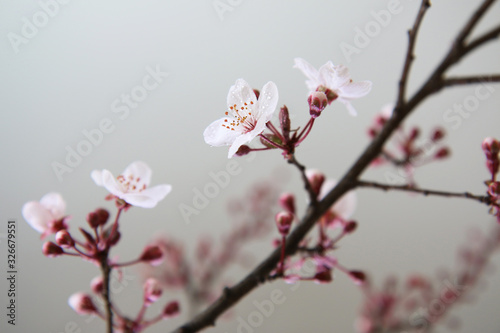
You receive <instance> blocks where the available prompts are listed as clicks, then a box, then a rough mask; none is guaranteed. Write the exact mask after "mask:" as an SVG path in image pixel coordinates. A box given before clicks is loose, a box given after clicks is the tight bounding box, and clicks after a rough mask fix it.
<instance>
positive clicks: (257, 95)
mask: <svg viewBox="0 0 500 333" xmlns="http://www.w3.org/2000/svg"><path fill="white" fill-rule="evenodd" d="M253 93H254V94H255V97H256V98H257V99H259V96H260V91H259V90H258V89H254V90H253Z"/></svg>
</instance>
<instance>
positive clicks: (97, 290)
mask: <svg viewBox="0 0 500 333" xmlns="http://www.w3.org/2000/svg"><path fill="white" fill-rule="evenodd" d="M103 284H104V282H103V279H102V277H101V276H98V277H96V278H94V279H93V280H92V281H91V289H92V292H93V293H94V294H95V296H97V297H101V296H102V293H103V290H104V287H103ZM143 290H144V294H143V303H142V306H141V308H140V310H139V312H138V313H137V315H136V317H135V318H134V319H130V318H127V317H125V316H123V315H121V314H120V313H119V312H117V311H115V316H114V317H115V320H114V323H113V327H114V328H116V329H118V330H120V331H122V332H142V331H143V330H145V329H146V328H148V327H149V326H151V325H153V324H155V323H157V322H159V321H160V320H162V319H164V320H166V319H169V318H172V317H174V316H176V315H177V314H179V311H180V307H179V303H178V302H177V301H171V302H168V303H167V304H166V305H165V306H164V307H163V310H162V312H161V313H159V314H158V315H156V316H155V317H153V318H151V319H145V317H144V316H145V314H146V310H147V308H148V307H149V306H151V305H152V304H153V303H155V302H156V301H158V299H159V298H160V297H161V296H162V294H163V290H162V289H161V287H160V284H159V283H158V281H156V280H155V279H152V278H151V279H148V280H146V282H145V283H144V286H143ZM96 299H97V300H99V301H100V302H102V301H101V300H100V298H96ZM68 304H69V305H70V306H71V308H73V310H75V312H76V313H78V314H80V315H96V316H99V317H101V318H102V319H103V320H105V315H104V313H103V311H101V310H100V309H99V306H97V305H96V303H95V302H94V300H93V297H92V295H90V294H88V293H85V292H77V293H75V294H73V295H71V296H70V298H69V300H68Z"/></svg>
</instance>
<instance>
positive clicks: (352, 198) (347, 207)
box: [319, 179, 357, 219]
mask: <svg viewBox="0 0 500 333" xmlns="http://www.w3.org/2000/svg"><path fill="white" fill-rule="evenodd" d="M335 185H337V181H336V180H333V179H327V180H325V182H324V183H323V186H321V191H320V195H319V197H320V198H321V199H323V198H324V197H325V196H326V195H327V194H328V192H330V191H331V190H332V189H333V188H334V187H335ZM356 203H357V198H356V193H354V191H349V192H347V193H346V194H344V195H343V196H342V197H341V198H340V199H339V200H337V202H336V203H335V204H334V205H333V206H332V207H331V208H330V209H331V210H332V211H333V212H334V213H335V214H336V215H338V216H340V217H342V218H343V219H348V218H349V217H351V215H352V214H353V213H354V210H355V209H356Z"/></svg>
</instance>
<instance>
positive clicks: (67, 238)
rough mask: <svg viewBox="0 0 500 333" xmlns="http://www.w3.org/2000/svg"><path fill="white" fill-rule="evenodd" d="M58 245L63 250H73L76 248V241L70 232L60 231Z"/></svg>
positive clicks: (57, 238)
mask: <svg viewBox="0 0 500 333" xmlns="http://www.w3.org/2000/svg"><path fill="white" fill-rule="evenodd" d="M56 243H57V244H58V245H60V246H61V247H63V248H72V247H73V246H75V241H74V240H73V238H71V235H70V234H69V232H68V231H67V230H65V229H63V230H59V231H58V232H57V233H56Z"/></svg>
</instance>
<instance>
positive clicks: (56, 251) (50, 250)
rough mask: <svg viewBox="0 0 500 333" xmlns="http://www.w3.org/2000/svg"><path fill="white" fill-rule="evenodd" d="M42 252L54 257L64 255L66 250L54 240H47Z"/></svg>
mask: <svg viewBox="0 0 500 333" xmlns="http://www.w3.org/2000/svg"><path fill="white" fill-rule="evenodd" d="M42 253H43V254H44V255H46V256H47V257H49V258H54V257H58V256H60V255H62V254H63V253H64V250H63V249H62V248H61V247H59V246H58V245H56V244H54V243H53V242H45V243H44V244H43V248H42Z"/></svg>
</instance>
